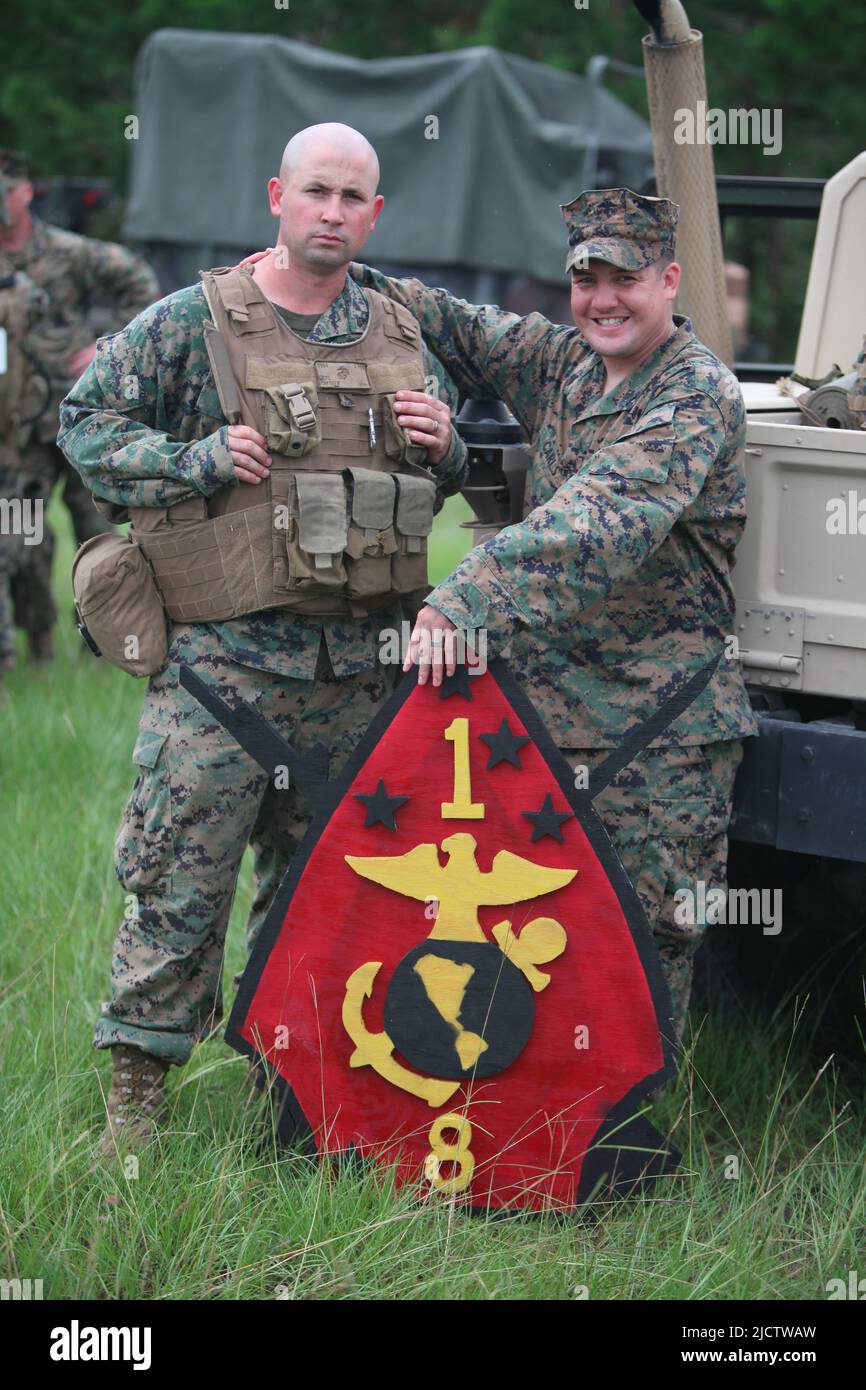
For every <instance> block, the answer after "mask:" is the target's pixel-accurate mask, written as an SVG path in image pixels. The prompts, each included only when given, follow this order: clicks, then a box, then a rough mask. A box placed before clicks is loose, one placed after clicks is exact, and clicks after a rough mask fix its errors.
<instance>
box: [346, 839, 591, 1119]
mask: <svg viewBox="0 0 866 1390" xmlns="http://www.w3.org/2000/svg"><path fill="white" fill-rule="evenodd" d="M476 847H477V842H476V840H475V838H474V836H472V835H469V834H466V833H464V832H460V833H458V834H455V835H450V836H449V837H448V838H447V839H446V840H443V841H442V849H443V850H444V851H445V853H446V854H447V855H448V863H447V864H446V865H445V866H444V868H443V866H442V865H441V864H440V863H439V855H438V852H437V846H436V845H435V844H421V845H416V846H415V847H414V849H411V850H408V851H407V853H405V854H399V855H376V856H371V857H361V856H358V855H353V854H347V855H346V856H345V859H346V863H347V864H348V865H349V867H350V868H351V869H352V870H353V871H354V872H355V873H356V874H359V875H361V876H362V877H363V878H367V879H370V880H371V881H372V882H374V883H379V884H381V885H382V886H383V887H385V888H391V889H393V890H394V891H395V892H397V893H401V894H402V895H404V896H405V897H409V898H415V899H416V900H418V901H420V902H429V901H430V900H431V899H435V901H436V903H437V914H436V920H435V924H434V926H433V929H432V930H431V932H430V934H429V937H428V939H429V940H431V941H432V940H438V941H443V940H445V941H473V942H481V943H486V941H487V937H486V936H485V935H484V932H483V931H482V929H481V926H480V924H479V921H478V908H479V907H481V906H492V905H497V906H501V905H504V904H511V903H517V902H524V901H526V899H528V898H537V897H540V896H542V895H543V894H544V893H552V892H554V890H555V889H557V888H563V887H564V886H565V885H566V884H567V883H571V881H572V879H573V878H574V877H575V875H576V873H577V870H576V869H551V868H549V867H547V866H546V865H544V864H536V863H534V862H533V861H532V860H530V859H524V858H522V857H521V856H520V855H517V854H512V853H511V851H510V850H499V852H498V853H497V854H496V855H495V856H494V858H493V862H492V864H491V867H490V870H489V871H487V872H484V871H482V870H481V869H479V867H478V864H477V862H476V859H475V850H476ZM493 936H494V938H495V940H496V943H497V945H498V946H499V949H500V950H501V951H502V953H503V955H505V956H506V957H507V958H508V959H509V960H511V961H512V962H513V963H514V964H515V965H516V966H517V967H518V969H519V970H521V971H522V972H523V974H524V975H525V977H526V979H527V980H528V981H529V984H530V985H531V986H532V988H533V989H534V990H536V991H538V990H542V989H544V988H545V986H546V985H547V984H549V982H550V976H549V975H547V974H546V973H544V972H543V971H540V970H538V969H537V968H536V967H537V966H538V965H539V964H542V963H545V962H547V961H551V960H554V959H555V958H556V957H557V956H559V955H561V954H562V952H563V951H564V950H565V944H566V934H565V929H564V928H563V927H562V926H561V925H560V923H559V922H557V921H555V919H554V918H552V917H537V918H535V919H534V920H533V921H532V922H529V923H527V925H526V926H525V927H524V928H523V930H522V932H521V933H520V935H519V936H517V935H515V933H514V931H513V929H512V926H511V923H510V922H509V921H503V922H499V923H497V925H496V926H495V927H494V928H493ZM381 965H382V963H381V961H367V962H366V963H365V964H364V965H360V966H359V967H358V969H357V970H355V971H354V972H353V974H352V975H350V977H349V979H348V980H347V981H346V993H345V996H344V999H343V1026H344V1028H345V1029H346V1032H347V1033H348V1035H349V1037H350V1038H351V1039H352V1042H353V1043H354V1044H355V1050H354V1052H353V1053H352V1055H351V1057H350V1058H349V1065H350V1066H351V1067H365V1066H370V1067H373V1068H374V1070H375V1071H376V1072H378V1074H379V1075H380V1076H381V1077H383V1079H384V1080H386V1081H390V1082H391V1083H392V1084H393V1085H395V1086H399V1087H400V1089H401V1090H404V1091H408V1092H409V1094H410V1095H413V1096H418V1097H419V1099H421V1100H425V1101H426V1102H427V1104H428V1105H429V1106H431V1107H433V1108H437V1107H438V1106H440V1105H444V1103H445V1101H446V1100H448V1099H449V1098H450V1097H451V1096H452V1095H453V1094H454V1092H455V1091H456V1090H457V1088H458V1087H459V1085H460V1082H459V1081H454V1082H452V1081H441V1080H436V1079H435V1078H433V1077H424V1076H419V1075H418V1074H417V1073H415V1072H412V1071H409V1069H408V1068H407V1067H404V1066H403V1065H402V1063H400V1062H398V1061H397V1060H396V1058H395V1057H394V1055H393V1053H394V1043H393V1042H392V1041H391V1039H390V1037H389V1036H388V1034H387V1033H386V1032H385V1031H384V1030H383V1031H382V1032H380V1033H371V1032H369V1030H368V1029H367V1026H366V1024H365V1023H364V1014H363V1008H364V1000H365V999H369V998H370V997H371V995H372V993H373V987H374V984H375V981H376V976H377V975H378V973H379V970H380V969H381ZM414 968H415V971H416V973H417V974H419V975H420V976H421V978H422V980H423V981H424V985H425V989H426V990H427V994H428V997H429V998H430V1000H431V1002H432V1003H433V1004H434V1005H435V1007H436V1008H437V1009H438V1010H439V1013H440V1014H441V1015H442V1017H443V1018H444V1019H445V1020H446V1021H447V1022H448V1023H449V1024H450V1025H451V1027H452V1028H453V1029H454V1032H455V1035H456V1038H455V1046H456V1048H457V1051H458V1055H459V1056H460V1059H461V1062H462V1063H463V1065H464V1066H469V1065H471V1064H472V1063H473V1062H474V1061H475V1060H477V1058H478V1057H479V1056H480V1055H481V1054H482V1053H483V1052H485V1051H486V1050H487V1043H486V1042H485V1041H484V1039H483V1038H481V1037H479V1036H478V1035H477V1034H475V1033H472V1032H469V1031H467V1030H466V1029H464V1028H463V1026H462V1024H461V1023H460V1006H461V1003H462V998H463V992H464V990H465V988H466V984H467V982H468V976H466V970H467V968H468V969H469V971H470V974H471V967H464V966H458V965H456V964H455V963H454V962H449V961H445V960H443V959H442V958H441V957H435V956H429V957H427V956H424V957H422V958H421V959H420V960H419V961H418V962H417V963H416V965H415V967H414Z"/></svg>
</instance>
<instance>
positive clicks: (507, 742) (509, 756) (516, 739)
mask: <svg viewBox="0 0 866 1390" xmlns="http://www.w3.org/2000/svg"><path fill="white" fill-rule="evenodd" d="M481 738H482V739H483V740H484V742H485V743H486V744H487V746H488V747H489V749H490V757H489V758H488V759H487V771H488V772H489V771H490V769H491V768H492V767H496V766H497V765H498V764H499V763H513V764H514V766H515V767H520V759H519V758H518V756H517V754H518V750H519V749H520V748H522V747H523V745H524V743H528V742H529V738H528V736H527V735H526V734H513V733H512V732H511V730H510V729H509V727H508V720H507V719H503V721H502V723H501V724H500V725H499V728H498V729H497V730H496V733H495V734H482V735H481Z"/></svg>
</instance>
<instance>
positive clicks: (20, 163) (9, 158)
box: [0, 150, 30, 183]
mask: <svg viewBox="0 0 866 1390" xmlns="http://www.w3.org/2000/svg"><path fill="white" fill-rule="evenodd" d="M0 174H2V175H3V177H4V178H5V179H6V180H7V181H8V182H10V183H11V182H12V181H13V180H14V179H27V178H29V177H30V173H29V170H28V168H27V159H26V157H25V156H24V155H23V154H22V153H21V151H20V150H0Z"/></svg>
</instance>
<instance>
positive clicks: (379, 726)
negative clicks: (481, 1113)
mask: <svg viewBox="0 0 866 1390" xmlns="http://www.w3.org/2000/svg"><path fill="white" fill-rule="evenodd" d="M487 669H488V672H489V673H490V674H491V675H492V676H493V678H494V679H495V681H496V683H497V685H498V686H499V688H500V690H501V691H502V693H503V695H504V696H505V697H506V699H507V700H508V701H509V702H510V704H511V706H512V708H513V709H514V711H515V713H516V714H517V715H519V717H520V719H521V722H522V723H523V725H524V727H525V728H526V731H527V733H528V734H529V736H530V738H531V739H532V741H533V742H534V743H535V744H536V746H537V747H538V749H539V751H540V753H541V754H542V757H543V758H544V760H545V762H546V763H547V765H548V767H549V768H550V771H551V773H552V774H553V776H554V777H555V779H556V782H557V785H558V786H559V789H560V791H561V792H562V794H563V796H564V797H565V799H566V801H567V802H568V804H569V806H570V807H571V809H572V810H573V811H574V814H575V816H576V818H577V820H578V821H579V823H580V826H581V828H582V830H583V832H584V834H585V835H586V837H587V839H588V840H589V842H590V844H591V846H592V848H593V851H594V853H595V854H596V856H597V858H598V860H599V862H600V864H601V866H602V868H603V869H604V871H605V873H606V875H607V878H608V881H609V883H610V885H611V887H612V888H613V890H614V892H615V894H616V896H617V898H618V900H619V904H620V906H621V908H622V910H623V913H624V915H625V919H626V923H627V925H628V929H629V932H630V934H631V938H632V940H633V942H634V944H635V949H636V950H637V953H638V956H639V958H640V962H641V965H642V967H643V971H644V975H645V977H646V981H647V985H648V986H649V991H650V996H651V998H652V1002H653V1007H654V1009H655V1013H656V1023H657V1026H658V1029H659V1034H660V1037H661V1043H662V1065H661V1067H660V1068H659V1069H658V1070H657V1071H655V1072H651V1073H649V1074H648V1075H647V1076H645V1077H644V1078H642V1080H641V1081H639V1082H637V1084H636V1085H635V1086H633V1087H632V1089H631V1090H630V1091H629V1092H628V1093H627V1094H626V1095H625V1096H623V1098H622V1100H621V1101H619V1102H618V1103H617V1104H616V1105H615V1106H614V1107H613V1109H612V1110H610V1111H609V1112H608V1114H607V1115H606V1116H605V1118H604V1120H603V1121H602V1123H601V1125H600V1127H599V1129H598V1131H597V1132H596V1135H595V1137H594V1139H593V1141H592V1144H591V1146H590V1148H589V1149H588V1150H587V1153H586V1156H585V1158H584V1161H583V1166H582V1168H581V1178H580V1184H579V1188H578V1193H577V1199H576V1206H579V1205H580V1203H581V1202H585V1201H586V1199H587V1197H588V1196H589V1195H590V1193H591V1192H592V1191H593V1190H594V1189H596V1188H597V1187H598V1186H599V1185H601V1184H605V1185H608V1184H609V1185H610V1186H611V1187H612V1188H614V1189H616V1190H618V1191H629V1190H631V1189H632V1188H634V1186H635V1185H636V1184H637V1183H639V1181H640V1180H641V1176H642V1175H643V1176H644V1177H655V1176H660V1175H661V1174H662V1173H664V1172H667V1171H669V1170H670V1169H671V1168H672V1167H674V1166H676V1164H677V1163H678V1162H679V1157H680V1156H679V1154H677V1153H676V1152H675V1151H674V1150H673V1149H671V1148H669V1147H668V1146H666V1145H665V1144H664V1141H663V1140H662V1139H661V1136H660V1135H659V1134H658V1133H657V1132H656V1130H655V1129H654V1128H653V1127H652V1125H651V1124H650V1123H649V1121H647V1120H645V1119H644V1118H643V1117H642V1116H637V1115H635V1111H636V1109H637V1107H638V1105H639V1104H640V1102H641V1101H642V1100H644V1099H645V1098H646V1097H647V1096H648V1095H649V1094H650V1093H651V1092H652V1091H654V1090H657V1089H658V1088H659V1087H660V1086H662V1085H663V1084H664V1083H665V1082H667V1081H669V1080H670V1079H671V1078H672V1077H673V1076H674V1075H675V1073H676V1061H675V1049H674V1044H673V1042H672V1040H671V1039H670V1038H669V1037H668V1036H667V1034H666V1033H665V1031H664V1029H663V1023H662V1021H663V1020H664V1019H666V1018H667V1017H668V1016H669V1014H670V1012H671V999H670V994H669V991H668V987H667V982H666V980H665V978H664V974H663V973H662V968H661V962H660V960H659V956H658V952H657V951H656V949H655V946H654V944H653V940H652V932H651V930H650V926H649V923H648V921H647V918H646V914H645V912H644V910H643V908H642V906H641V903H640V899H639V898H638V896H637V893H636V892H635V890H634V887H633V885H632V883H631V880H630V879H629V877H628V874H627V873H626V871H625V868H624V867H623V864H622V861H621V860H620V858H619V855H618V854H617V852H616V850H615V849H614V846H613V844H612V843H611V840H610V837H609V835H608V833H607V831H606V830H605V828H604V825H603V823H602V821H601V819H600V817H599V815H598V812H597V811H596V810H595V808H594V806H593V805H592V795H591V792H589V791H587V792H583V793H581V792H578V791H577V790H576V788H575V786H574V777H573V772H572V769H571V768H570V767H569V765H568V763H567V762H566V760H565V758H564V757H563V755H562V753H561V752H560V751H559V749H558V748H557V747H556V744H555V743H554V742H553V740H552V738H551V737H550V734H549V733H548V731H547V729H546V728H545V727H544V724H543V722H542V720H541V717H540V715H539V714H538V712H537V710H536V709H535V707H534V705H533V704H532V702H531V700H530V699H529V697H528V696H527V694H526V692H525V691H524V690H523V688H522V687H521V686H520V684H519V683H518V681H517V679H516V678H515V677H514V676H513V675H512V673H511V671H510V670H509V668H508V666H507V664H506V663H505V661H503V660H502V658H501V657H500V658H496V659H495V660H493V661H491V662H490V663H489V665H488V668H487ZM472 679H473V678H470V679H469V683H468V688H469V691H470V695H469V699H470V701H471V698H472V696H471V690H472ZM417 682H418V675H417V671H415V670H412V671H409V672H407V674H406V675H405V676H404V678H403V680H402V681H401V682H400V684H399V685H398V687H397V689H396V690H395V691H394V693H393V694H392V695H391V696H390V697H389V699H388V700H387V701H386V702H385V704H384V705H383V706H382V708H381V709H380V710H379V711H378V713H377V714H376V715H375V716H374V718H373V719H372V720H371V722H370V725H369V727H368V728H367V730H366V732H365V734H364V736H363V737H362V739H361V741H360V743H359V744H358V745H357V747H356V748H355V749H354V751H353V753H352V754H351V756H350V757H349V759H348V761H347V763H346V764H345V766H344V767H343V768H342V770H341V771H340V773H339V774H338V776H337V777H335V778H334V779H333V781H330V782H327V783H325V784H324V785H323V786H321V787H320V788H317V789H315V790H314V791H313V793H312V795H313V806H314V809H313V816H312V819H311V822H310V826H309V828H308V830H307V833H306V835H305V836H304V839H303V840H302V842H301V844H300V845H299V846H298V849H297V851H296V852H295V854H294V855H293V857H292V859H291V861H290V863H289V866H288V868H287V870H286V873H285V875H284V877H283V880H282V882H281V884H280V886H279V888H278V889H277V892H276V894H275V896H274V900H273V902H272V903H271V906H270V908H269V910H268V914H267V917H266V918H265V921H264V923H263V925H262V929H261V931H260V933H259V936H258V939H257V941H256V944H255V946H254V948H253V952H252V955H251V956H250V959H249V962H248V964H247V967H246V969H245V970H244V973H243V976H242V978H241V983H240V986H239V988H238V992H237V996H236V998H235V1002H234V1005H233V1006H232V1010H231V1013H230V1014H229V1018H228V1021H227V1023H226V1027H225V1040H226V1042H227V1043H228V1044H229V1046H230V1047H233V1048H234V1049H235V1050H236V1051H237V1052H240V1053H242V1054H243V1055H244V1056H246V1057H250V1058H252V1059H255V1060H261V1058H260V1054H259V1053H258V1052H257V1051H256V1049H255V1048H254V1047H253V1046H252V1044H251V1043H248V1042H247V1040H246V1039H245V1038H244V1037H242V1036H241V1033H240V1029H241V1027H242V1026H243V1023H244V1021H245V1019H246V1016H247V1013H248V1012H249V1008H250V1005H251V1004H252V1001H253V998H254V996H255V992H256V990H257V988H258V985H259V981H260V979H261V976H262V972H263V970H264V968H265V965H266V963H267V961H268V958H269V956H270V953H271V950H272V948H273V946H274V943H275V942H276V939H277V937H278V935H279V932H280V929H281V927H282V925H283V922H284V920H285V917H286V913H287V911H288V908H289V903H290V902H291V900H292V896H293V894H294V891H295V888H296V887H297V885H298V883H299V881H300V878H301V875H302V874H303V872H304V869H305V868H306V865H307V861H308V860H309V858H310V855H311V854H312V851H313V849H314V848H315V846H316V845H317V844H318V841H319V839H320V837H321V835H322V833H323V831H324V830H325V828H326V827H327V825H328V822H329V821H330V819H331V816H332V814H333V812H334V811H335V810H336V808H337V806H338V805H339V803H340V802H341V801H342V800H343V798H344V796H345V795H346V793H347V792H348V790H349V787H350V786H351V785H352V783H353V782H354V780H355V778H356V776H357V775H358V773H359V772H360V770H361V768H362V767H363V765H364V763H365V762H366V761H367V758H368V757H369V756H370V754H371V753H372V752H373V750H374V749H375V747H376V745H377V744H378V742H379V739H380V737H381V736H382V734H383V733H384V732H385V730H386V729H387V728H388V727H389V725H390V724H391V723H392V722H393V720H394V718H395V717H396V715H397V713H398V712H399V711H400V710H401V709H402V707H403V705H404V704H405V703H406V701H407V700H408V699H409V696H410V695H411V694H412V692H413V691H414V689H415V686H416V685H417ZM449 698H461V699H462V698H465V696H462V695H460V696H453V697H449ZM274 1070H276V1069H274ZM280 1081H281V1083H282V1085H283V1086H284V1087H285V1093H286V1094H285V1100H284V1108H285V1110H287V1111H288V1114H289V1116H290V1119H291V1125H292V1127H293V1128H294V1131H295V1134H296V1137H297V1139H298V1140H300V1141H303V1140H304V1139H305V1138H306V1139H309V1138H310V1137H311V1136H312V1129H311V1127H310V1125H309V1122H308V1121H307V1119H306V1116H305V1115H304V1114H303V1111H302V1110H301V1107H300V1105H299V1103H298V1101H297V1098H296V1096H295V1095H294V1092H293V1091H292V1089H291V1087H290V1086H288V1084H287V1083H286V1082H285V1080H284V1078H282V1077H280ZM615 1134H616V1135H617V1136H618V1137H619V1142H618V1143H617V1142H614V1135H615ZM281 1137H283V1138H286V1137H287V1131H283V1133H282V1136H281ZM626 1144H627V1145H628V1147H625V1145H626ZM641 1151H643V1153H644V1154H646V1153H647V1152H649V1153H652V1154H653V1155H654V1160H653V1161H651V1162H649V1163H647V1162H642V1163H641V1162H640V1161H639V1160H640V1157H641ZM477 1210H488V1209H486V1208H484V1209H482V1208H478V1209H477Z"/></svg>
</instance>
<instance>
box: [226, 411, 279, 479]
mask: <svg viewBox="0 0 866 1390" xmlns="http://www.w3.org/2000/svg"><path fill="white" fill-rule="evenodd" d="M228 444H229V450H230V451H231V456H232V463H233V464H234V466H235V476H236V478H237V480H238V482H239V483H260V482H261V481H262V479H263V478H268V477H270V473H271V456H270V454H269V453H268V447H267V440H266V439H265V437H264V435H262V434H259V432H258V430H254V429H253V428H252V427H251V426H250V425H229V426H228Z"/></svg>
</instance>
